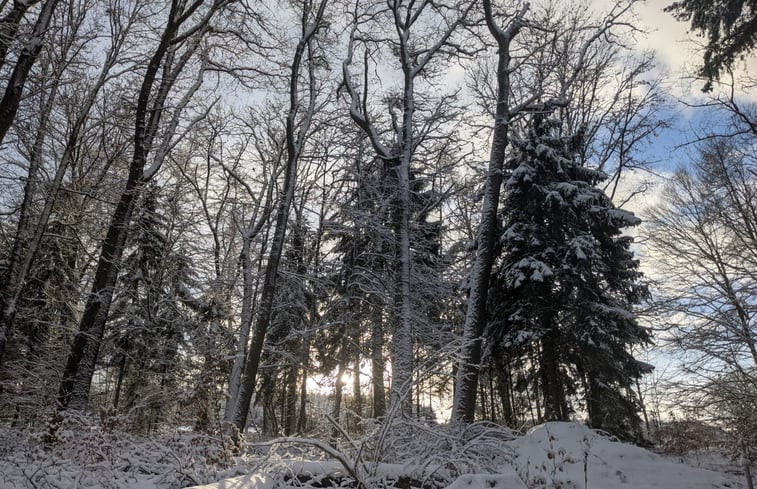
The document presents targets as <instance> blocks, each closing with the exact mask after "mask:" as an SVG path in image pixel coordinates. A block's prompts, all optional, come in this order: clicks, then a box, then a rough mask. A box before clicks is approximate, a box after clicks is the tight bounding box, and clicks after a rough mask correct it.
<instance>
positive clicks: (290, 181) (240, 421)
mask: <svg viewBox="0 0 757 489" xmlns="http://www.w3.org/2000/svg"><path fill="white" fill-rule="evenodd" d="M326 3H327V0H322V1H321V3H320V4H319V5H318V9H317V11H316V12H315V14H314V18H313V19H311V18H310V16H309V12H307V11H306V12H304V13H303V14H304V15H303V25H302V36H301V38H300V41H299V42H298V43H297V48H296V49H295V53H294V59H293V60H292V65H291V68H290V78H289V113H288V114H287V119H286V146H287V162H286V167H285V170H284V171H285V172H286V173H285V177H284V187H283V189H282V193H283V196H282V198H281V201H280V202H279V207H278V210H277V213H276V224H275V228H274V233H273V240H272V242H271V253H270V254H269V256H268V262H267V263H266V270H265V278H264V280H263V290H262V292H261V297H260V308H259V310H258V315H257V319H256V321H255V327H254V329H253V332H252V342H251V344H250V350H249V351H248V353H247V360H246V361H245V367H244V377H243V380H242V385H241V389H240V393H239V402H238V404H237V410H236V413H235V415H234V424H235V425H236V426H237V428H238V429H239V430H240V431H244V428H245V426H246V424H247V413H248V411H249V409H250V401H251V399H252V394H253V392H254V391H255V383H256V378H257V374H258V367H259V366H260V356H261V354H262V352H263V344H264V342H265V335H266V333H267V332H268V327H269V326H270V324H271V312H272V310H273V299H274V296H275V292H276V279H277V275H278V270H279V262H280V261H281V254H282V251H283V249H284V238H285V237H286V228H287V218H288V216H289V209H290V207H291V205H292V198H293V196H294V187H295V183H296V178H297V164H298V162H299V158H300V154H301V152H302V148H303V145H304V144H305V139H306V137H307V136H308V133H309V131H310V123H311V122H312V118H313V115H314V112H315V102H316V100H315V97H316V87H315V73H314V67H313V63H312V60H310V59H307V60H306V59H305V58H306V57H307V58H309V57H310V41H311V40H312V38H313V36H315V34H316V32H317V31H318V29H320V28H321V27H322V20H323V12H324V10H325V8H326ZM306 10H307V9H306ZM303 61H307V68H308V81H309V84H310V85H309V87H308V88H309V96H310V100H309V103H308V106H307V108H306V109H305V110H306V112H305V115H304V119H303V120H302V122H301V124H300V127H299V129H297V128H295V124H296V121H295V119H296V117H297V114H298V112H299V111H301V109H302V107H300V101H299V80H300V67H301V66H302V63H303Z"/></svg>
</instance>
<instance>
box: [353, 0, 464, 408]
mask: <svg viewBox="0 0 757 489" xmlns="http://www.w3.org/2000/svg"><path fill="white" fill-rule="evenodd" d="M474 3H475V2H471V1H456V2H449V3H438V2H432V1H422V2H417V3H416V2H412V1H411V2H402V1H392V2H388V3H387V5H386V8H384V7H383V6H382V5H378V4H377V3H373V4H370V3H369V4H368V6H366V7H363V10H361V8H360V7H361V6H360V2H359V1H356V2H355V8H354V10H353V12H352V16H353V19H352V21H353V24H352V27H351V31H350V40H349V46H348V50H347V55H346V57H345V59H344V61H343V63H342V87H343V88H344V89H345V92H346V94H347V102H348V103H349V111H350V117H351V118H352V120H353V121H354V122H355V124H356V125H357V126H358V127H359V128H360V129H361V130H362V131H363V132H364V133H365V135H366V137H367V138H368V142H369V143H370V144H371V147H372V148H373V151H374V152H375V155H376V157H377V158H378V159H379V160H381V161H382V162H384V164H386V165H388V166H389V169H390V172H389V174H388V175H389V178H391V179H392V181H393V182H394V192H393V196H392V208H391V214H392V228H393V233H394V240H393V241H394V243H395V259H394V263H393V266H392V270H393V274H394V275H393V280H394V308H393V310H392V322H393V326H394V334H393V338H392V355H391V358H392V387H391V403H392V406H393V408H397V409H399V410H400V411H402V412H405V413H409V412H410V410H411V406H412V380H413V357H414V351H413V344H414V338H413V312H414V311H413V309H414V306H413V301H412V296H413V294H412V292H411V267H412V262H413V256H412V254H413V246H412V245H413V243H411V241H412V238H411V232H412V229H411V222H412V220H413V217H412V212H413V211H412V209H411V205H412V204H411V203H412V183H411V179H412V175H413V169H412V168H411V167H412V162H413V161H414V159H416V158H417V157H418V155H419V154H420V153H421V151H420V150H422V149H423V144H424V143H426V142H428V141H433V140H436V139H437V138H439V137H440V135H439V131H440V130H441V129H443V128H444V127H445V125H446V123H447V122H449V121H450V120H453V119H454V117H455V115H454V114H450V112H449V109H448V107H449V105H450V102H452V101H453V100H454V96H453V95H446V94H445V95H443V96H442V97H441V98H437V99H436V100H434V99H433V98H428V99H427V97H425V96H424V95H423V94H422V88H423V84H424V82H428V81H430V80H433V79H434V76H435V75H436V74H437V66H438V63H439V59H440V58H442V59H443V58H445V57H446V58H455V57H459V56H462V55H464V53H465V49H464V47H463V46H462V44H461V43H460V41H459V40H457V39H455V38H454V37H453V35H454V34H456V32H457V31H458V30H462V28H463V27H464V26H466V25H467V24H468V23H469V21H470V19H468V15H469V13H470V11H471V9H472V8H473V6H474ZM386 25H390V26H391V34H388V35H384V34H383V33H381V30H382V27H383V26H386ZM372 29H376V30H377V31H378V32H377V33H375V34H374V33H373V32H371V31H372ZM382 44H383V45H385V46H386V47H387V48H388V49H387V51H389V52H391V53H392V58H393V59H392V62H394V63H398V64H399V67H400V71H401V73H400V74H399V78H400V80H401V87H400V88H399V91H392V92H390V93H388V94H386V98H385V101H386V102H387V105H388V107H387V112H388V113H387V114H386V117H385V118H383V120H382V119H376V118H374V116H373V115H372V113H371V112H372V110H371V109H372V106H371V105H370V104H369V93H370V90H371V88H372V87H371V86H370V85H371V80H370V77H369V73H370V69H371V68H370V60H371V58H372V55H373V52H374V49H376V48H375V46H380V45H382ZM361 48H362V54H363V66H362V68H363V80H362V85H363V86H362V87H361V86H359V85H358V82H357V80H356V79H355V77H354V76H353V75H352V73H351V72H350V69H351V66H352V65H353V63H354V57H355V54H356V52H357V51H358V50H360V49H361ZM424 116H425V117H424ZM421 117H423V119H420V118H421ZM381 123H383V124H381ZM379 127H382V129H379Z"/></svg>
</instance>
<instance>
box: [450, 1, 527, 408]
mask: <svg viewBox="0 0 757 489" xmlns="http://www.w3.org/2000/svg"><path fill="white" fill-rule="evenodd" d="M527 8H528V4H526V5H525V7H524V8H523V9H522V10H521V11H520V12H519V13H518V15H517V16H516V18H515V19H513V21H512V22H511V24H510V28H508V29H507V31H504V32H503V31H501V30H500V29H499V27H497V26H496V25H495V23H494V22H495V20H494V16H493V13H492V10H491V4H490V2H489V1H488V0H485V1H484V9H485V16H486V23H487V26H488V27H489V31H490V32H491V33H492V35H493V36H494V38H495V39H496V40H497V44H498V46H499V50H498V60H497V108H496V114H495V117H494V133H493V136H492V145H491V152H490V154H489V166H488V169H487V174H486V179H485V180H484V199H483V203H482V208H481V224H479V228H478V239H477V241H478V246H477V247H476V257H475V260H474V262H473V268H472V269H471V272H470V292H469V295H468V308H467V311H466V314H465V323H464V326H463V338H462V345H461V348H460V357H459V360H458V363H459V365H458V369H457V378H456V383H455V386H456V388H455V396H454V400H453V406H452V421H453V422H454V423H470V422H472V421H473V419H474V417H475V413H476V385H477V384H478V376H479V370H480V363H481V342H482V336H483V334H484V328H485V326H486V301H487V297H488V294H489V277H490V275H491V270H492V264H493V263H494V246H495V242H496V236H495V230H496V228H497V209H498V207H499V194H500V190H501V187H502V171H503V170H504V161H505V150H506V149H507V146H508V144H509V140H508V133H509V124H510V118H511V114H510V105H509V97H510V41H511V40H512V39H513V37H515V35H516V34H517V33H518V30H519V29H520V25H521V21H522V18H523V16H524V15H525V13H526V9H527Z"/></svg>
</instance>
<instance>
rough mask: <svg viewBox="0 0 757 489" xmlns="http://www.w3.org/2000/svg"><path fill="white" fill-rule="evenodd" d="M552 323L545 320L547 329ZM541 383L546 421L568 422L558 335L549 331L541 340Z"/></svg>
mask: <svg viewBox="0 0 757 489" xmlns="http://www.w3.org/2000/svg"><path fill="white" fill-rule="evenodd" d="M550 322H551V321H549V320H546V319H545V323H546V325H547V327H549V323H550ZM540 360H541V362H540V363H541V382H542V392H543V394H544V420H545V421H567V416H566V414H567V413H565V412H564V411H563V404H564V399H565V393H564V392H563V384H562V380H561V378H560V360H559V353H558V334H557V332H556V331H554V330H551V331H548V332H547V333H546V334H545V335H544V336H543V337H542V339H541V358H540Z"/></svg>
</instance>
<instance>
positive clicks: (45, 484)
mask: <svg viewBox="0 0 757 489" xmlns="http://www.w3.org/2000/svg"><path fill="white" fill-rule="evenodd" d="M44 436H45V433H44V432H41V433H29V432H26V431H20V430H16V429H8V428H0V487H2V488H3V489H6V488H7V489H11V488H14V489H15V488H24V489H27V488H29V489H64V488H65V489H71V488H102V489H178V488H181V487H187V486H191V485H197V484H204V483H208V482H211V481H217V480H220V479H224V478H228V477H232V476H235V475H239V474H242V473H247V472H249V471H253V470H255V467H254V466H253V465H251V463H250V462H248V461H245V460H243V459H241V458H237V457H234V456H233V455H232V450H231V447H230V445H229V440H228V439H226V438H223V437H220V436H219V437H213V436H208V435H202V434H197V433H175V434H171V435H164V436H159V437H155V436H153V437H151V438H149V439H148V438H142V437H138V436H135V435H132V434H129V433H126V432H122V431H118V430H106V429H103V427H102V426H101V425H100V424H95V423H91V422H88V421H86V420H77V419H73V418H69V419H67V420H66V421H65V422H64V423H62V425H61V426H60V427H59V429H58V430H57V433H56V440H55V441H54V442H53V443H43V441H42V440H43V439H44Z"/></svg>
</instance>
